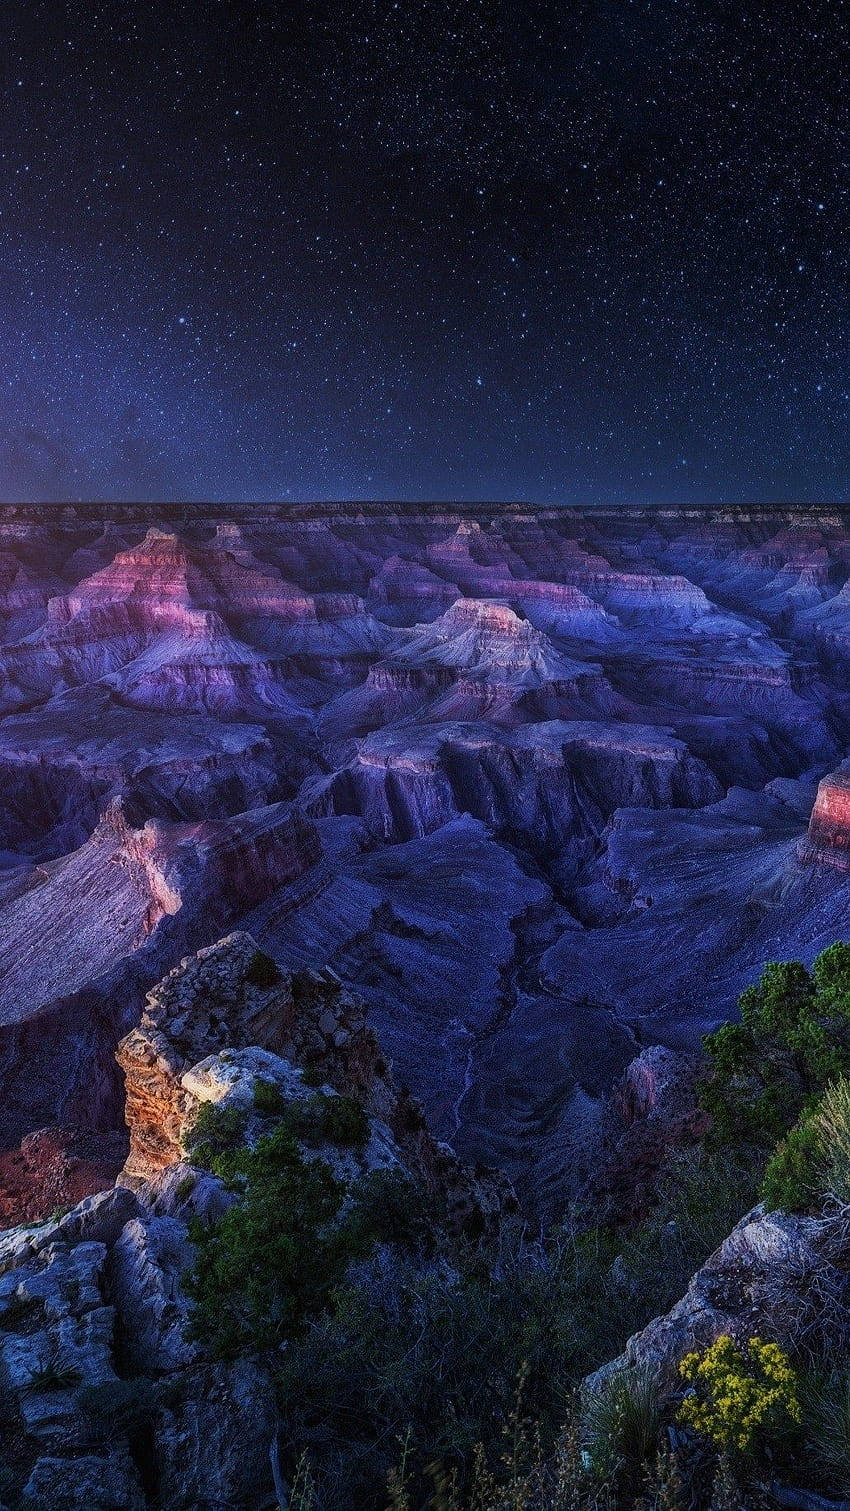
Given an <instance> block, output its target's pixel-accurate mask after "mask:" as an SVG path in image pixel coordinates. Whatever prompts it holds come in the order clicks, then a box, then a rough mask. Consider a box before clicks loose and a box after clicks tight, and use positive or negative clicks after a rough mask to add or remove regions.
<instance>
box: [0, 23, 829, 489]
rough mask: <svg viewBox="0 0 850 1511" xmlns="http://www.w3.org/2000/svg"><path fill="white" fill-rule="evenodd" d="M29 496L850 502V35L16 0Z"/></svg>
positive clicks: (1, 295) (1, 443) (5, 273)
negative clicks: (794, 500) (845, 500)
mask: <svg viewBox="0 0 850 1511" xmlns="http://www.w3.org/2000/svg"><path fill="white" fill-rule="evenodd" d="M0 41H2V47H0V111H2V118H1V119H0V496H2V497H5V498H9V499H23V500H38V499H45V500H48V499H50V500H53V499H78V498H100V499H109V498H116V499H139V498H150V499H157V500H166V499H180V498H189V499H209V500H212V501H222V500H229V499H232V500H246V501H254V500H261V499H277V498H280V499H286V498H313V499H326V498H352V497H371V498H381V497H390V498H405V497H409V498H414V499H415V498H436V497H444V498H455V499H460V500H467V499H473V498H482V497H483V498H492V499H511V498H523V499H535V500H539V501H541V502H564V503H569V504H575V503H581V502H583V501H585V502H639V503H651V502H654V501H659V502H670V501H682V502H688V501H696V502H699V501H705V502H708V501H725V502H736V501H745V500H751V499H763V500H779V499H798V500H801V501H820V500H832V499H839V498H841V499H846V498H848V497H850V424H849V423H848V422H849V421H850V87H848V86H850V70H848V61H850V14H848V11H847V8H846V7H843V6H841V5H839V4H837V3H835V0H830V3H827V4H815V3H806V0H800V3H795V4H786V3H783V0H769V3H765V4H748V3H747V0H739V3H729V4H726V3H724V4H717V3H713V0H618V3H607V4H606V3H589V0H561V3H549V4H544V3H536V0H524V3H519V0H503V3H500V0H420V3H409V0H340V3H337V0H329V3H320V0H316V3H301V0H274V3H271V0H269V3H250V0H244V3H241V4H234V3H229V4H224V3H216V0H188V3H184V0H173V3H171V4H169V5H168V6H165V5H161V4H146V3H144V0H138V3H135V4H134V3H128V0H121V3H119V0H115V3H102V0H86V3H83V0H76V3H73V4H68V3H63V0H25V3H22V0H9V3H7V4H6V5H4V6H3V7H2V16H0Z"/></svg>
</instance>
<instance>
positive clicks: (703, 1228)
mask: <svg viewBox="0 0 850 1511" xmlns="http://www.w3.org/2000/svg"><path fill="white" fill-rule="evenodd" d="M705 1049H706V1074H705V1077H704V1079H703V1081H702V1083H701V1087H700V1091H699V1095H700V1099H701V1102H702V1105H703V1108H704V1109H705V1111H706V1112H707V1113H708V1114H709V1117H710V1127H709V1131H708V1133H707V1134H706V1136H705V1138H704V1140H703V1142H702V1144H701V1145H700V1146H699V1147H698V1148H691V1149H686V1150H679V1151H677V1152H674V1153H673V1154H672V1155H671V1156H670V1157H669V1159H668V1161H667V1166H666V1169H665V1171H664V1173H663V1175H662V1177H661V1179H660V1180H659V1182H658V1186H657V1191H656V1205H655V1206H654V1207H653V1209H652V1210H651V1211H650V1213H649V1215H648V1216H647V1217H646V1218H645V1219H644V1220H643V1221H642V1222H640V1223H639V1224H637V1225H636V1226H635V1227H633V1228H632V1229H631V1230H628V1231H616V1230H613V1229H600V1228H589V1227H588V1226H587V1221H586V1217H584V1218H583V1217H582V1214H581V1213H579V1212H578V1211H576V1212H574V1213H571V1214H569V1216H568V1218H567V1220H566V1221H565V1222H562V1223H560V1224H558V1225H557V1226H556V1227H554V1228H553V1229H552V1230H551V1231H550V1232H549V1233H548V1234H547V1235H546V1236H545V1237H541V1236H539V1235H536V1234H532V1233H530V1232H529V1231H528V1229H527V1228H525V1227H524V1226H523V1224H522V1222H521V1221H519V1220H518V1219H514V1220H512V1221H510V1222H506V1223H505V1224H504V1226H503V1228H502V1231H501V1234H500V1235H499V1238H498V1240H497V1241H496V1242H495V1244H494V1246H493V1247H492V1249H490V1250H487V1249H486V1248H485V1249H483V1250H482V1249H481V1248H480V1247H479V1248H477V1249H475V1250H473V1249H471V1248H470V1249H469V1250H467V1251H461V1250H458V1248H457V1246H456V1245H452V1244H451V1243H449V1241H448V1240H447V1237H446V1234H445V1230H444V1228H443V1227H442V1225H441V1220H440V1214H439V1212H438V1211H435V1210H434V1209H433V1208H432V1207H431V1206H429V1204H428V1203H427V1201H426V1199H425V1196H424V1193H423V1192H421V1191H420V1190H418V1189H417V1188H416V1187H415V1185H414V1183H412V1182H411V1181H410V1180H409V1178H407V1177H405V1176H403V1175H401V1174H400V1173H399V1172H396V1171H375V1172H373V1173H372V1174H371V1175H370V1176H367V1177H366V1178H365V1179H361V1180H360V1181H358V1182H355V1183H354V1184H353V1185H351V1186H350V1187H349V1188H348V1189H347V1188H346V1185H345V1183H344V1182H343V1180H342V1179H340V1178H339V1177H338V1175H337V1174H335V1173H334V1172H333V1171H332V1170H331V1169H330V1167H329V1166H328V1165H327V1164H326V1163H325V1160H324V1159H323V1158H322V1146H323V1145H324V1144H326V1143H328V1142H330V1143H335V1144H336V1145H337V1147H338V1148H340V1149H341V1150H345V1149H346V1148H347V1149H349V1150H354V1149H362V1148H363V1146H364V1144H365V1141H366V1139H367V1137H368V1121H367V1120H366V1118H365V1115H364V1114H363V1112H362V1109H360V1108H359V1107H358V1106H357V1104H355V1103H352V1102H349V1101H347V1099H345V1098H340V1097H328V1096H326V1095H322V1094H316V1095H314V1096H311V1097H309V1098H304V1099H303V1100H299V1101H297V1102H295V1103H293V1102H292V1101H291V1100H290V1101H286V1100H285V1099H284V1098H283V1097H282V1096H281V1094H280V1092H279V1091H278V1089H277V1088H276V1087H275V1086H274V1085H273V1084H272V1083H270V1082H265V1081H258V1082H257V1083H256V1086H255V1095H254V1109H253V1110H254V1114H255V1115H256V1116H258V1117H260V1119H261V1120H262V1126H263V1127H265V1128H267V1129H268V1130H269V1131H268V1132H266V1133H264V1135H263V1136H262V1137H261V1138H259V1140H258V1141H257V1142H256V1143H255V1145H254V1147H253V1148H251V1149H248V1148H246V1147H244V1145H243V1143H242V1138H243V1136H244V1128H245V1122H244V1117H243V1119H242V1120H241V1123H240V1120H239V1119H238V1118H233V1117H230V1118H228V1119H223V1118H222V1114H221V1113H220V1112H219V1113H218V1114H217V1113H215V1112H212V1111H211V1112H202V1115H201V1117H199V1120H198V1123H197V1124H196V1126H195V1129H194V1131H193V1135H192V1137H193V1139H195V1140H196V1142H195V1143H194V1146H193V1150H192V1159H193V1160H194V1161H195V1162H198V1160H199V1157H200V1161H201V1162H206V1163H207V1164H208V1166H209V1168H211V1169H213V1170H214V1171H215V1172H216V1173H217V1174H219V1175H220V1176H222V1177H223V1178H224V1179H225V1180H226V1182H227V1183H228V1185H230V1186H231V1188H232V1189H233V1190H234V1192H236V1193H237V1195H238V1200H237V1201H236V1203H235V1204H234V1206H233V1207H232V1208H231V1209H230V1210H229V1211H228V1212H227V1213H226V1214H225V1215H224V1216H223V1217H221V1218H219V1219H218V1220H217V1221H216V1222H214V1223H212V1224H210V1225H208V1226H203V1225H201V1224H196V1225H195V1227H194V1228H193V1233H192V1236H193V1238H194V1240H195V1242H196V1244H197V1249H198V1261H197V1265H196V1269H195V1273H194V1276H193V1278H192V1280H191V1282H190V1285H191V1294H192V1296H193V1299H194V1303H195V1311H194V1319H193V1324H192V1325H193V1329H194V1332H195V1334H196V1336H202V1337H204V1338H205V1339H206V1340H207V1341H208V1342H210V1343H211V1344H212V1346H213V1348H214V1350H215V1351H216V1352H218V1353H221V1354H225V1355H229V1354H232V1353H233V1352H235V1351H238V1350H240V1349H244V1348H249V1349H251V1350H258V1349H259V1350H261V1351H262V1352H263V1353H264V1355H265V1357H266V1358H267V1359H269V1360H270V1362H271V1363H272V1367H273V1372H274V1375H275V1379H276V1391H277V1398H278V1400H277V1404H278V1410H279V1413H280V1418H281V1423H282V1441H284V1442H285V1443H286V1444H288V1445H289V1449H288V1450H287V1451H288V1454H289V1462H288V1464H287V1472H288V1475H289V1478H290V1483H291V1484H292V1485H294V1486H295V1487H296V1489H295V1490H293V1497H294V1498H293V1499H291V1505H292V1506H293V1507H294V1506H300V1507H301V1508H302V1511H310V1508H312V1511H327V1508H330V1507H334V1508H335V1511H337V1508H338V1511H348V1508H350V1511H361V1508H362V1511H366V1508H372V1507H388V1508H390V1511H425V1508H428V1511H567V1508H569V1511H632V1508H638V1507H640V1508H645V1511H650V1508H658V1511H661V1508H662V1507H664V1508H668V1511H675V1508H681V1511H684V1508H685V1507H689V1508H691V1511H707V1508H708V1505H709V1501H710V1500H711V1486H712V1483H714V1485H715V1491H714V1501H713V1502H712V1504H713V1505H714V1506H715V1507H719V1506H720V1505H722V1504H723V1505H727V1506H729V1507H733V1506H737V1505H741V1504H743V1499H742V1497H743V1496H744V1495H745V1490H744V1487H745V1486H746V1485H750V1486H753V1485H756V1484H762V1485H765V1486H767V1485H769V1482H770V1481H771V1480H772V1479H776V1478H777V1477H778V1478H779V1479H780V1480H782V1479H783V1478H784V1479H785V1480H789V1479H790V1480H792V1481H793V1482H794V1483H800V1482H801V1480H802V1481H804V1482H805V1483H806V1484H807V1485H808V1486H809V1487H810V1491H811V1493H818V1494H821V1495H826V1496H827V1497H828V1496H829V1495H835V1494H837V1493H839V1492H840V1491H841V1490H842V1489H843V1488H844V1487H846V1485H847V1484H848V1483H850V1458H848V1454H850V1446H849V1445H850V1332H848V1331H846V1330H845V1332H844V1333H843V1334H842V1333H841V1331H840V1328H835V1327H833V1328H832V1332H830V1326H831V1321H830V1319H831V1318H832V1317H833V1316H838V1315H839V1312H840V1306H839V1307H838V1308H837V1309H836V1310H835V1312H834V1313H830V1312H829V1308H828V1306H827V1305H826V1302H824V1303H823V1307H822V1311H823V1317H822V1318H821V1321H822V1322H823V1325H822V1326H821V1327H820V1329H819V1330H815V1331H811V1330H810V1331H809V1332H808V1333H806V1335H805V1338H804V1337H803V1330H802V1328H801V1329H799V1330H798V1331H799V1336H796V1335H794V1330H793V1329H792V1330H791V1337H790V1341H789V1339H787V1338H786V1339H785V1340H784V1341H782V1342H780V1340H779V1339H778V1338H773V1337H770V1336H766V1335H765V1336H761V1337H759V1336H755V1335H754V1336H752V1337H750V1336H744V1337H739V1338H733V1337H727V1336H721V1337H720V1338H717V1339H715V1340H714V1341H713V1342H712V1343H711V1344H710V1345H709V1346H708V1347H707V1348H706V1349H705V1350H703V1351H700V1350H697V1351H696V1352H692V1353H691V1354H690V1355H689V1356H688V1357H687V1358H685V1359H684V1360H683V1361H682V1363H681V1377H680V1384H679V1390H678V1392H677V1393H676V1392H674V1396H673V1398H672V1400H671V1399H670V1396H669V1390H668V1391H667V1392H666V1394H662V1392H661V1390H660V1382H659V1381H658V1380H657V1379H656V1378H655V1377H654V1375H653V1373H652V1371H651V1370H649V1369H648V1368H646V1367H644V1366H641V1368H640V1369H637V1370H631V1371H629V1372H628V1374H626V1375H620V1376H617V1375H615V1376H614V1377H613V1378H611V1379H610V1380H609V1381H608V1382H607V1384H604V1385H602V1386H601V1387H600V1388H599V1389H598V1390H597V1391H595V1392H594V1393H592V1394H591V1395H586V1394H585V1396H584V1397H581V1396H580V1394H579V1393H578V1392H579V1386H580V1384H581V1381H582V1379H583V1378H584V1376H585V1375H587V1374H588V1373H589V1372H590V1371H592V1370H594V1369H596V1368H598V1367H599V1366H600V1365H602V1364H604V1363H605V1362H606V1361H608V1360H610V1359H612V1358H615V1357H616V1356H617V1355H618V1354H619V1352H620V1351H621V1349H622V1347H623V1345H624V1343H625V1341H626V1339H627V1337H628V1336H629V1335H630V1334H631V1333H633V1332H635V1331H637V1330H638V1329H640V1328H641V1327H642V1326H643V1325H644V1324H646V1323H647V1322H648V1321H649V1320H650V1318H652V1317H653V1316H657V1315H658V1314H660V1313H663V1312H665V1311H666V1310H667V1309H669V1307H670V1306H671V1305H672V1304H673V1303H674V1302H675V1301H676V1300H677V1299H678V1298H679V1297H680V1296H681V1295H682V1294H683V1292H684V1291H685V1290H686V1288H687V1286H688V1283H689V1281H690V1279H691V1276H692V1275H693V1274H694V1272H695V1271H696V1270H697V1269H699V1267H700V1266H701V1265H702V1264H703V1262H704V1261H705V1259H706V1258H707V1257H708V1255H709V1254H710V1253H711V1252H712V1251H713V1250H714V1249H715V1248H716V1247H717V1245H718V1244H719V1243H720V1242H721V1240H722V1239H724V1238H725V1237H726V1235H727V1234H728V1232H729V1231H730V1229H731V1228H732V1227H733V1226H734V1224H735V1223H736V1221H737V1220H738V1219H739V1218H740V1217H741V1216H742V1215H743V1214H744V1213H745V1212H746V1211H747V1210H748V1209H749V1208H750V1207H751V1206H752V1205H753V1204H754V1203H755V1202H756V1200H758V1198H759V1194H761V1195H762V1196H763V1197H764V1198H765V1199H766V1200H767V1201H768V1203H769V1205H772V1206H779V1207H782V1208H784V1209H785V1210H795V1209H798V1208H799V1209H802V1210H806V1211H811V1212H815V1213H816V1212H819V1211H821V1210H822V1208H823V1204H824V1202H825V1201H827V1200H832V1201H833V1203H835V1202H847V1201H848V1197H850V1079H849V1078H848V1073H850V946H847V945H843V944H839V945H833V946H832V947H831V948H830V949H828V950H826V951H824V953H823V954H822V955H821V956H820V957H819V958H818V960H817V961H816V962H815V965H814V967H813V969H812V971H811V972H809V971H807V970H806V969H805V967H803V966H802V965H800V964H798V963H795V962H791V963H786V964H781V965H769V966H767V967H766V968H765V970H764V972H763V974H762V977H761V979H760V981H759V982H758V983H757V984H756V985H754V986H752V987H750V988H749V989H748V990H747V991H746V992H745V993H744V994H743V996H742V999H741V1022H740V1023H739V1024H729V1025H725V1026H724V1027H722V1028H720V1029H718V1030H717V1031H716V1032H715V1033H713V1034H711V1035H709V1036H708V1038H707V1039H706V1041H705ZM225 1124H226V1126H225ZM842 1262H844V1263H845V1265H846V1267H847V1268H848V1270H850V1253H848V1254H846V1255H845V1256H844V1260H843V1261H842ZM839 1299H840V1298H839ZM785 1303H788V1298H785ZM789 1304H790V1305H791V1307H792V1309H793V1306H794V1304H795V1303H794V1298H793V1297H791V1298H790V1303H789ZM802 1306H803V1302H802V1300H801V1301H800V1307H801V1309H802ZM845 1313H846V1306H845ZM777 1316H779V1311H777ZM824 1319H825V1320H824ZM842 1339H843V1341H842ZM518 1381H519V1382H520V1384H519V1392H518V1387H517V1382H518ZM668 1403H669V1404H668ZM284 1457H286V1453H285V1454H284ZM746 1493H747V1494H751V1492H746ZM758 1494H759V1495H762V1494H764V1495H767V1497H768V1498H767V1499H766V1500H764V1504H765V1505H769V1504H771V1502H770V1499H769V1492H768V1491H767V1490H765V1491H764V1493H762V1492H761V1491H759V1492H758ZM759 1504H761V1502H759Z"/></svg>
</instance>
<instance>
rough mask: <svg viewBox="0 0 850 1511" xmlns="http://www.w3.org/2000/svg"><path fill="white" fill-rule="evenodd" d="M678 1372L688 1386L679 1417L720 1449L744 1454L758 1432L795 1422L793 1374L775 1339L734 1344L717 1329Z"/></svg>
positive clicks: (797, 1406) (796, 1400)
mask: <svg viewBox="0 0 850 1511" xmlns="http://www.w3.org/2000/svg"><path fill="white" fill-rule="evenodd" d="M679 1374H680V1375H681V1377H682V1379H683V1380H685V1381H686V1382H687V1383H688V1384H689V1385H691V1386H693V1390H692V1391H691V1392H690V1394H688V1395H687V1396H686V1397H685V1399H684V1401H683V1402H682V1403H681V1405H680V1407H679V1411H678V1419H679V1421H680V1422H682V1423H683V1424H684V1425H685V1426H687V1427H693V1428H694V1429H695V1431H697V1432H702V1433H704V1434H705V1436H706V1437H707V1438H710V1439H711V1441H712V1443H714V1445H715V1447H716V1448H717V1449H719V1451H720V1452H721V1453H724V1454H745V1453H748V1452H749V1451H750V1450H751V1449H752V1448H753V1446H754V1443H755V1441H756V1439H757V1437H758V1436H759V1435H760V1434H761V1433H763V1432H770V1431H779V1430H780V1429H782V1428H783V1427H787V1426H789V1425H791V1424H799V1422H800V1420H801V1417H802V1412H801V1408H800V1399H799V1393H798V1387H797V1377H796V1375H795V1373H794V1370H793V1368H792V1366H791V1364H790V1362H789V1359H788V1355H787V1354H786V1353H784V1352H783V1350H782V1349H781V1348H780V1347H779V1344H778V1343H767V1342H765V1341H764V1339H762V1338H750V1339H749V1340H748V1341H747V1342H746V1343H743V1344H740V1345H739V1344H737V1343H736V1342H735V1340H734V1338H730V1337H729V1335H728V1334H727V1333H722V1334H721V1335H720V1337H719V1338H716V1339H715V1341H714V1343H712V1344H711V1346H710V1347H709V1348H707V1349H705V1350H703V1351H702V1352H698V1353H690V1354H686V1355H685V1357H684V1358H683V1359H682V1360H681V1362H680V1364H679Z"/></svg>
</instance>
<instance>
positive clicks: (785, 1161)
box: [759, 1109, 822, 1212]
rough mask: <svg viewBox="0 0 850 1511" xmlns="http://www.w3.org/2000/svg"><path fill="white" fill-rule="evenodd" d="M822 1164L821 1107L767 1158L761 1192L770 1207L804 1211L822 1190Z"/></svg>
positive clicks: (788, 1135)
mask: <svg viewBox="0 0 850 1511" xmlns="http://www.w3.org/2000/svg"><path fill="white" fill-rule="evenodd" d="M821 1164H822V1157H821V1138H820V1133H819V1130H818V1117H817V1109H813V1110H811V1111H809V1112H807V1113H805V1114H804V1115H803V1117H802V1118H801V1119H800V1121H799V1122H798V1123H795V1125H794V1127H793V1128H792V1129H791V1131H790V1133H788V1134H786V1136H785V1138H784V1139H781V1140H780V1142H779V1143H778V1144H777V1146H776V1149H775V1150H774V1152H773V1154H772V1155H771V1156H770V1159H769V1160H768V1162H767V1168H766V1169H765V1172H764V1179H763V1180H762V1183H761V1190H760V1193H759V1194H760V1196H761V1200H762V1201H763V1202H764V1204H765V1206H766V1207H767V1208H768V1210H769V1211H771V1212H773V1211H780V1212H804V1211H806V1209H807V1208H809V1207H811V1206H813V1205H814V1203H815V1202H816V1201H817V1198H818V1196H819V1194H820V1182H819V1171H820V1167H821Z"/></svg>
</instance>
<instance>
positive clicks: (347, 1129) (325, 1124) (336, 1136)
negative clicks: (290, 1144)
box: [283, 1092, 369, 1149]
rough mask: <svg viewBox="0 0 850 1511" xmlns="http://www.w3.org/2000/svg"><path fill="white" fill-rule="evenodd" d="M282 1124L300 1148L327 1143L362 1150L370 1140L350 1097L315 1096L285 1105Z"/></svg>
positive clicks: (363, 1115)
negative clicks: (298, 1143) (301, 1145)
mask: <svg viewBox="0 0 850 1511" xmlns="http://www.w3.org/2000/svg"><path fill="white" fill-rule="evenodd" d="M283 1120H284V1122H285V1124H286V1127H287V1128H288V1130H289V1132H290V1133H291V1134H292V1136H293V1138H296V1139H299V1140H300V1141H301V1143H302V1144H310V1145H313V1146H316V1145H318V1144H324V1143H329V1144H339V1145H340V1146H341V1147H342V1148H345V1149H362V1148H363V1146H364V1144H366V1143H368V1140H369V1119H368V1117H367V1116H366V1113H365V1112H364V1111H363V1108H362V1107H361V1106H360V1103H359V1102H355V1101H354V1099H353V1098H352V1097H341V1096H324V1095H323V1093H322V1092H316V1094H315V1095H314V1096H311V1097H308V1098H306V1099H305V1100H303V1101H302V1100H297V1101H292V1102H289V1103H287V1105H286V1107H285V1110H284V1113H283Z"/></svg>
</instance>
